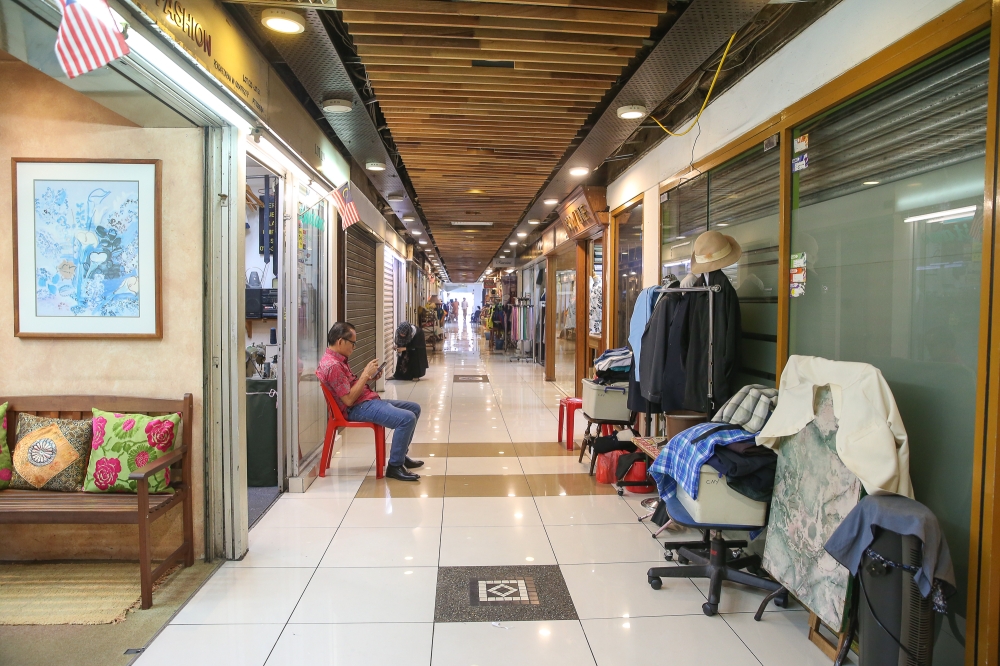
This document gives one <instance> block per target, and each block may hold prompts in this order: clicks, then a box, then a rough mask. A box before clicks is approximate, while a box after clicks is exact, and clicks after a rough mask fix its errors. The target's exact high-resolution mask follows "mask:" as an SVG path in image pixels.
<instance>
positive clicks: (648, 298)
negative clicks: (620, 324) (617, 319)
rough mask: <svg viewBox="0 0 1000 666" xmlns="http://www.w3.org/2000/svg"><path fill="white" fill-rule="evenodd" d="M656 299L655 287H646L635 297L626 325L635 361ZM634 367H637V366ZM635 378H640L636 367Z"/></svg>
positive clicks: (639, 352)
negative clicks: (630, 315) (630, 316)
mask: <svg viewBox="0 0 1000 666" xmlns="http://www.w3.org/2000/svg"><path fill="white" fill-rule="evenodd" d="M658 297H659V293H657V292H656V287H646V288H645V289H643V290H642V291H640V292H639V295H638V296H636V297H635V307H634V308H633V310H632V318H631V319H630V320H629V323H628V344H629V346H630V347H631V348H632V353H633V354H634V355H635V358H637V359H638V358H640V356H641V354H642V335H643V333H645V332H646V324H647V323H648V322H649V318H650V317H651V316H652V315H653V307H654V306H655V304H656V300H657V298H658ZM636 365H637V366H638V364H636ZM635 376H636V381H638V380H639V379H640V378H641V377H642V375H641V373H640V372H639V368H638V367H636V370H635Z"/></svg>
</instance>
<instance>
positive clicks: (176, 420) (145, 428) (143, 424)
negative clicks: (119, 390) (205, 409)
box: [83, 409, 181, 493]
mask: <svg viewBox="0 0 1000 666" xmlns="http://www.w3.org/2000/svg"><path fill="white" fill-rule="evenodd" d="M180 439H181V415H180V413H178V414H170V415H169V416H145V415H143V414H112V413H111V412H102V411H101V410H99V409H95V410H94V439H93V442H92V444H91V446H93V448H94V450H93V451H92V452H91V454H90V465H89V466H88V468H87V478H86V479H85V480H84V482H83V490H84V492H88V493H134V492H137V491H138V482H136V481H130V480H129V478H128V476H129V474H131V473H132V472H134V471H135V470H137V469H139V468H140V467H144V466H146V465H148V464H149V463H151V462H153V461H155V460H156V459H157V458H159V457H160V456H163V455H165V454H167V453H169V452H170V450H171V449H173V448H174V445H175V444H178V445H179V443H180ZM169 486H170V469H169V468H167V469H164V470H161V471H159V472H157V473H156V474H154V475H153V476H151V477H149V492H151V493H164V492H170V487H169Z"/></svg>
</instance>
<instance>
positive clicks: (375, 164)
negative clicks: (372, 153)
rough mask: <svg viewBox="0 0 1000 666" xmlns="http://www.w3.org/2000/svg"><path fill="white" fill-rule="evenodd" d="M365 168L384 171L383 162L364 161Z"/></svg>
mask: <svg viewBox="0 0 1000 666" xmlns="http://www.w3.org/2000/svg"><path fill="white" fill-rule="evenodd" d="M365 168H366V169H368V170H369V171H385V162H365Z"/></svg>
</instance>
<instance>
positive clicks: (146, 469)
mask: <svg viewBox="0 0 1000 666" xmlns="http://www.w3.org/2000/svg"><path fill="white" fill-rule="evenodd" d="M186 452H187V446H181V448H179V449H175V450H173V451H171V452H170V453H168V454H167V455H165V456H161V457H159V458H157V459H156V460H154V461H153V462H151V463H149V464H147V465H143V466H142V467H140V468H139V469H137V470H135V471H134V472H132V473H131V474H129V475H128V478H129V481H142V480H143V479H148V478H149V477H151V476H152V475H154V474H156V473H157V472H159V471H160V470H162V469H166V468H167V467H170V466H171V465H172V464H174V463H175V462H177V461H178V460H181V459H183V458H184V455H185V453H186ZM185 481H187V479H185Z"/></svg>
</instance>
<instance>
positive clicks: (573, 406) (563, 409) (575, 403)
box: [557, 398, 583, 451]
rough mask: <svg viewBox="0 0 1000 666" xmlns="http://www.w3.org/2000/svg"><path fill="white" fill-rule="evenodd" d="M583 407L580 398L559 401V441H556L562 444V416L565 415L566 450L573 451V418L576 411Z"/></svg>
mask: <svg viewBox="0 0 1000 666" xmlns="http://www.w3.org/2000/svg"><path fill="white" fill-rule="evenodd" d="M582 407H583V399H582V398H562V399H561V400H559V439H558V440H557V441H559V442H562V441H563V440H562V438H563V416H564V415H565V423H566V450H567V451H572V450H573V416H574V413H575V412H576V410H578V409H581V408H582Z"/></svg>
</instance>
